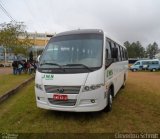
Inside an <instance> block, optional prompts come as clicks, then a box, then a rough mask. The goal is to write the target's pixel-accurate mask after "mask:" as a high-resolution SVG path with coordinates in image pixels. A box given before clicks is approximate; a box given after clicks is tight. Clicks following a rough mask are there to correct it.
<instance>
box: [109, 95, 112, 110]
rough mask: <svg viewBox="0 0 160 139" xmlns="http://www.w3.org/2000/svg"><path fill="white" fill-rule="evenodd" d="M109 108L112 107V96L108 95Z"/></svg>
mask: <svg viewBox="0 0 160 139" xmlns="http://www.w3.org/2000/svg"><path fill="white" fill-rule="evenodd" d="M109 107H110V108H111V107H112V95H111V94H110V95H109Z"/></svg>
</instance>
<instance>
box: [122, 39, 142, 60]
mask: <svg viewBox="0 0 160 139" xmlns="http://www.w3.org/2000/svg"><path fill="white" fill-rule="evenodd" d="M124 46H125V47H126V48H127V51H128V57H129V58H142V57H144V56H145V49H144V47H143V46H142V45H141V43H140V42H139V41H137V42H132V43H130V42H128V41H126V42H124Z"/></svg>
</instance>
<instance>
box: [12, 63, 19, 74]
mask: <svg viewBox="0 0 160 139" xmlns="http://www.w3.org/2000/svg"><path fill="white" fill-rule="evenodd" d="M12 67H13V74H14V75H16V74H17V70H18V63H17V61H13V62H12Z"/></svg>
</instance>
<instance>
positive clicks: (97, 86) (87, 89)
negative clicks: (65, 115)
mask: <svg viewBox="0 0 160 139" xmlns="http://www.w3.org/2000/svg"><path fill="white" fill-rule="evenodd" d="M101 86H103V84H96V85H91V86H84V87H83V90H82V92H86V91H92V90H96V89H98V88H100V87H101Z"/></svg>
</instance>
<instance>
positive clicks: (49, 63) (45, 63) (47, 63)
mask: <svg viewBox="0 0 160 139" xmlns="http://www.w3.org/2000/svg"><path fill="white" fill-rule="evenodd" d="M42 65H54V66H58V67H60V68H61V69H62V70H63V71H65V69H64V68H63V67H62V66H61V65H59V64H57V63H51V62H44V63H41V64H40V66H42Z"/></svg>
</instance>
